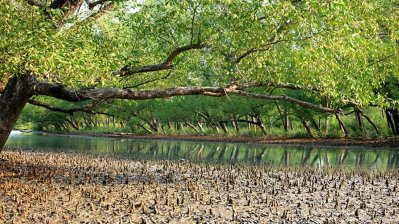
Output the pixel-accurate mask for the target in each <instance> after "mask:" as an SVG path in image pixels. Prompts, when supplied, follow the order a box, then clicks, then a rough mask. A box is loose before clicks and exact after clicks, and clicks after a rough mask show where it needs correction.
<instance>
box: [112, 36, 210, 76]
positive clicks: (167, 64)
mask: <svg viewBox="0 0 399 224" xmlns="http://www.w3.org/2000/svg"><path fill="white" fill-rule="evenodd" d="M204 47H205V44H203V43H197V44H190V45H186V46H183V47H179V48H176V49H175V50H174V51H172V52H171V53H170V54H169V56H168V57H167V58H166V60H165V61H164V62H162V63H160V64H152V65H146V66H141V67H133V68H132V67H129V66H124V67H123V68H122V69H120V70H119V71H116V72H113V75H119V76H121V77H126V76H130V75H133V74H137V73H144V72H156V71H162V70H168V69H173V68H174V65H173V61H174V60H175V58H176V57H177V56H179V54H181V53H184V52H186V51H190V50H195V49H202V48H204Z"/></svg>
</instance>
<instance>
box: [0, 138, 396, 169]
mask: <svg viewBox="0 0 399 224" xmlns="http://www.w3.org/2000/svg"><path fill="white" fill-rule="evenodd" d="M7 147H12V148H20V149H21V150H40V151H51V152H73V153H83V154H96V155H99V156H112V157H116V158H123V159H131V160H188V161H191V162H195V163H212V164H215V163H219V164H254V165H264V166H296V167H301V166H311V167H320V168H321V167H324V168H325V167H345V168H366V169H375V170H387V169H398V168H399V151H398V150H395V149H392V148H390V149H389V148H367V147H349V146H339V147H336V146H334V147H332V146H331V147H327V146H292V145H260V144H244V143H215V142H194V141H179V140H148V139H146V140H144V139H123V138H104V137H88V136H74V135H71V136H68V135H56V134H45V133H39V132H31V133H22V132H18V131H14V132H12V134H11V136H10V138H9V140H8V142H7Z"/></svg>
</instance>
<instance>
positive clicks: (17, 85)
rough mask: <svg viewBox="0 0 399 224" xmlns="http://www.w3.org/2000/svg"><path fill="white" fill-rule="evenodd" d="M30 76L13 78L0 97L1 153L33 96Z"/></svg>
mask: <svg viewBox="0 0 399 224" xmlns="http://www.w3.org/2000/svg"><path fill="white" fill-rule="evenodd" d="M30 81H31V80H30V76H26V75H21V76H15V77H13V78H11V79H10V80H9V81H8V83H7V85H6V87H5V89H4V91H3V93H2V94H1V95H0V151H1V150H2V149H3V147H4V145H5V144H6V141H7V139H8V136H9V135H10V133H11V130H12V128H13V127H14V125H15V122H16V121H17V119H18V117H19V115H20V114H21V112H22V109H24V107H25V105H26V103H27V102H28V100H29V98H30V97H31V96H32V89H31V86H32V83H31V82H30Z"/></svg>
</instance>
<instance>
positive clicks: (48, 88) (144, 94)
mask: <svg viewBox="0 0 399 224" xmlns="http://www.w3.org/2000/svg"><path fill="white" fill-rule="evenodd" d="M36 82H37V83H36V84H35V86H34V94H35V95H45V96H51V97H55V98H58V99H62V100H66V101H71V102H81V101H85V100H89V99H92V100H95V101H101V100H105V99H129V100H146V99H156V98H168V97H172V96H187V95H204V96H215V97H221V96H226V95H227V94H234V95H239V96H246V97H251V98H258V99H266V100H276V101H287V102H291V103H294V104H297V105H300V106H303V107H306V108H309V109H314V110H318V111H322V112H326V113H334V114H337V113H339V114H340V113H342V112H341V110H338V109H332V108H328V107H323V106H321V105H316V104H312V103H309V102H306V101H302V100H298V99H295V98H292V97H289V96H286V95H280V96H274V95H262V94H256V93H249V92H245V91H243V90H242V89H245V88H249V87H253V86H254V85H255V84H253V85H242V86H240V85H238V84H234V85H228V86H226V87H196V86H191V87H190V86H189V87H175V88H169V89H153V90H130V89H117V88H100V89H79V90H73V89H68V88H66V87H65V86H62V85H57V84H52V83H47V82H39V81H36Z"/></svg>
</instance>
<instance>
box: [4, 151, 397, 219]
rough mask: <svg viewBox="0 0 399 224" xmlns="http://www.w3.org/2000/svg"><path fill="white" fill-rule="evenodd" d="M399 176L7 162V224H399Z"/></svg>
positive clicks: (85, 158) (20, 157)
mask: <svg viewBox="0 0 399 224" xmlns="http://www.w3.org/2000/svg"><path fill="white" fill-rule="evenodd" d="M398 205H399V173H398V171H389V172H384V173H380V172H371V171H365V170H352V171H349V170H340V169H326V170H316V169H312V168H301V169H299V168H268V167H264V166H218V165H215V166H210V165H201V164H192V163H188V162H168V161H158V162H156V161H131V160H118V159H114V158H100V157H96V156H89V155H78V154H65V153H39V152H27V151H23V150H22V151H4V152H2V153H1V154H0V222H5V223H77V222H93V221H96V222H101V223H131V222H133V223H205V222H208V223H276V222H280V221H285V222H289V223H290V222H302V223H304V222H316V223H326V222H328V223H340V222H343V221H345V222H349V223H359V222H360V223H362V222H373V223H397V222H398V221H399V206H398Z"/></svg>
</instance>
